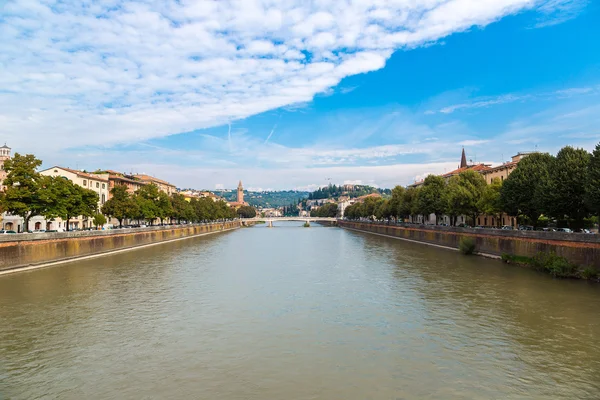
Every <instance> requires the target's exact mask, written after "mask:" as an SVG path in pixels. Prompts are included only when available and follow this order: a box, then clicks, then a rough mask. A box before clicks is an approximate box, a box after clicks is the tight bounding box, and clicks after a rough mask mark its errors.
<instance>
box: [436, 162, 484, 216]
mask: <svg viewBox="0 0 600 400" xmlns="http://www.w3.org/2000/svg"><path fill="white" fill-rule="evenodd" d="M485 187H486V183H485V179H483V177H482V176H481V175H480V174H479V173H477V172H475V171H472V170H466V171H463V172H461V173H460V174H459V175H457V176H453V177H452V178H450V181H449V182H448V187H447V190H446V193H445V196H444V201H445V203H446V206H447V213H448V215H450V220H451V225H454V224H455V222H456V217H457V216H459V215H467V216H469V217H470V218H471V219H472V221H473V224H475V223H476V220H477V216H478V215H479V214H480V213H481V209H480V208H479V200H480V199H481V197H482V196H483V191H484V190H485Z"/></svg>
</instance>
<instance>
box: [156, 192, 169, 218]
mask: <svg viewBox="0 0 600 400" xmlns="http://www.w3.org/2000/svg"><path fill="white" fill-rule="evenodd" d="M156 207H157V215H156V216H157V217H158V218H159V219H160V223H161V225H162V224H163V222H164V219H165V218H168V217H170V216H171V214H172V213H173V204H172V203H171V199H170V198H169V195H168V194H167V193H166V192H163V191H161V192H159V193H158V199H157V201H156Z"/></svg>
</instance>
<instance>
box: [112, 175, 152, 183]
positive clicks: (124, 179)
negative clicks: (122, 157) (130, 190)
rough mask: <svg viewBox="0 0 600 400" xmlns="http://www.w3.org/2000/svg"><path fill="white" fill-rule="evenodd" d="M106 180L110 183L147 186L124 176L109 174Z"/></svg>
mask: <svg viewBox="0 0 600 400" xmlns="http://www.w3.org/2000/svg"><path fill="white" fill-rule="evenodd" d="M108 179H109V180H112V181H122V182H129V183H135V184H136V185H147V182H143V181H137V180H135V179H131V178H127V177H126V176H124V175H121V174H110V175H109V176H108Z"/></svg>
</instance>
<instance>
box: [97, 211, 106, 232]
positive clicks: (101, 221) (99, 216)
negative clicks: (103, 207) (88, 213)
mask: <svg viewBox="0 0 600 400" xmlns="http://www.w3.org/2000/svg"><path fill="white" fill-rule="evenodd" d="M104 224H106V217H105V216H104V215H102V214H100V213H98V214H96V215H94V226H95V227H96V228H98V227H99V226H102V225H104Z"/></svg>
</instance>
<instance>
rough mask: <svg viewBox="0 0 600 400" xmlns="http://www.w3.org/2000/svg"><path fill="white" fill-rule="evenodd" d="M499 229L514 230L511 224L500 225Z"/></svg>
mask: <svg viewBox="0 0 600 400" xmlns="http://www.w3.org/2000/svg"><path fill="white" fill-rule="evenodd" d="M500 229H502V230H503V231H512V230H514V228H513V227H512V226H510V225H502V228H500Z"/></svg>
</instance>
